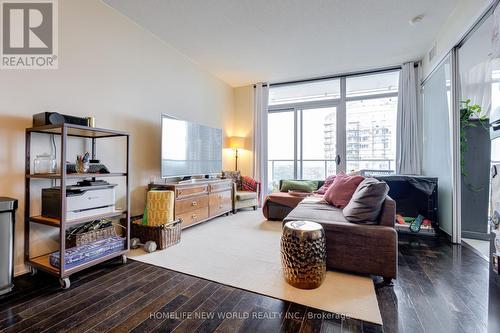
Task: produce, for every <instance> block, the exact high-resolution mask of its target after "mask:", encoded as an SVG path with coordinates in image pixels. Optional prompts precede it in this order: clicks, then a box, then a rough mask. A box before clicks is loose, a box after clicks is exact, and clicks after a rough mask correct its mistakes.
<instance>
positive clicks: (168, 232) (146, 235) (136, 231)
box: [130, 220, 181, 250]
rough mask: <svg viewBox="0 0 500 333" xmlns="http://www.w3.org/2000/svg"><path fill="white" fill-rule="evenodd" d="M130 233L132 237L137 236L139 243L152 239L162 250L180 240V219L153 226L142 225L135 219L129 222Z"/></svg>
mask: <svg viewBox="0 0 500 333" xmlns="http://www.w3.org/2000/svg"><path fill="white" fill-rule="evenodd" d="M130 234H131V237H132V238H139V239H140V241H141V243H146V242H147V241H154V242H156V244H157V246H158V249H159V250H164V249H166V248H167V247H169V246H172V245H175V244H177V243H179V242H180V241H181V220H176V221H172V222H168V223H165V224H161V225H155V226H151V225H144V224H141V220H137V221H134V222H133V223H131V228H130Z"/></svg>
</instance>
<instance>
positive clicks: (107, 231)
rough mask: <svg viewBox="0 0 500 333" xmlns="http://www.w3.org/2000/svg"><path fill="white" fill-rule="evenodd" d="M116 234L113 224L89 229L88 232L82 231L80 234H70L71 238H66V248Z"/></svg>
mask: <svg viewBox="0 0 500 333" xmlns="http://www.w3.org/2000/svg"><path fill="white" fill-rule="evenodd" d="M114 236H116V230H115V227H114V226H109V227H107V228H102V229H97V230H91V231H88V232H83V233H81V234H75V235H71V238H67V239H66V248H68V249H69V248H72V247H75V246H82V245H85V244H89V243H93V242H96V241H98V240H101V239H104V238H109V237H114Z"/></svg>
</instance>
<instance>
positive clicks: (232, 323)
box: [215, 291, 261, 333]
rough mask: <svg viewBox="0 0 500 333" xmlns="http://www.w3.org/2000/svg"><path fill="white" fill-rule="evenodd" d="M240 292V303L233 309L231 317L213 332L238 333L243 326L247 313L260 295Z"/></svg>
mask: <svg viewBox="0 0 500 333" xmlns="http://www.w3.org/2000/svg"><path fill="white" fill-rule="evenodd" d="M242 292H243V295H242V297H241V299H240V301H239V302H238V303H237V304H236V306H235V307H234V309H233V316H232V317H231V318H226V319H224V320H223V321H222V323H221V324H220V325H219V326H218V327H217V328H216V329H215V332H219V333H223V332H224V333H226V332H227V333H230V332H238V331H239V329H240V328H241V326H242V325H243V322H244V321H245V319H246V318H247V315H248V313H250V311H252V309H253V307H254V304H255V302H256V301H257V300H258V299H259V297H261V296H260V295H257V294H254V293H250V292H248V291H242Z"/></svg>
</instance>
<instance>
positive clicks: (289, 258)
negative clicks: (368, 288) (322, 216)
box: [281, 221, 326, 289]
mask: <svg viewBox="0 0 500 333" xmlns="http://www.w3.org/2000/svg"><path fill="white" fill-rule="evenodd" d="M281 265H282V267H283V273H284V276H285V280H286V281H287V282H288V283H289V284H291V285H292V286H294V287H297V288H300V289H314V288H317V287H319V286H320V285H321V283H323V280H324V279H325V275H326V239H325V231H324V230H323V227H322V226H321V225H320V224H318V223H315V222H310V221H292V222H287V223H286V224H285V226H284V227H283V234H282V235H281Z"/></svg>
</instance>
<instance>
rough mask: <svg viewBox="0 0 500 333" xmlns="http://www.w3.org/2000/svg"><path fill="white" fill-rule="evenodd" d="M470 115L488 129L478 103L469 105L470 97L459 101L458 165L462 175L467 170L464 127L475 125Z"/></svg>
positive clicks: (465, 174)
mask: <svg viewBox="0 0 500 333" xmlns="http://www.w3.org/2000/svg"><path fill="white" fill-rule="evenodd" d="M471 117H474V119H477V120H478V122H479V124H480V125H481V126H483V128H484V129H485V130H486V131H488V129H489V124H488V117H487V116H486V115H484V114H482V109H481V106H479V105H478V104H473V105H471V100H470V98H468V99H466V100H464V101H461V102H460V166H461V170H462V176H464V177H467V171H466V170H465V168H464V167H465V152H467V149H468V146H467V133H466V129H467V128H470V127H476V126H477V125H476V123H475V122H472V121H471Z"/></svg>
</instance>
